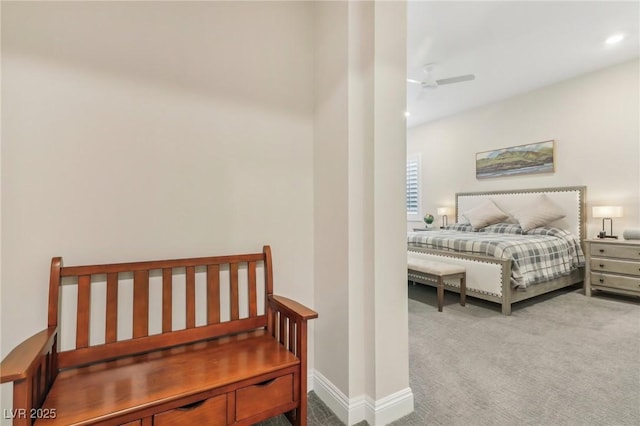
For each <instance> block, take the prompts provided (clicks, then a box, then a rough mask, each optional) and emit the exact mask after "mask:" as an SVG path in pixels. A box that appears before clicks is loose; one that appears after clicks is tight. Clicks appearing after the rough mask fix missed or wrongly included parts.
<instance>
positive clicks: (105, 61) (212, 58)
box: [0, 2, 327, 408]
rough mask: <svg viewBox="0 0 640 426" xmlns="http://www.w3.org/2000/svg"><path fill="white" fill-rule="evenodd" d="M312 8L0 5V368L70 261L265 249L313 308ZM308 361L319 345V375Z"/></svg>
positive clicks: (281, 279)
mask: <svg viewBox="0 0 640 426" xmlns="http://www.w3.org/2000/svg"><path fill="white" fill-rule="evenodd" d="M312 11H313V7H312V5H311V4H309V3H306V2H269V3H263V2H229V3H222V2H201V3H183V2H166V3H165V2H127V3H125V2H101V3H96V2H69V3H57V2H55V3H46V2H40V3H3V5H2V39H3V40H2V42H3V45H2V50H3V51H2V74H3V75H2V77H3V81H2V106H3V110H2V113H3V115H2V233H1V238H2V284H1V309H2V312H1V317H0V321H1V323H2V338H1V344H2V351H1V352H2V356H3V357H4V356H5V355H6V354H7V353H8V352H9V351H10V350H11V349H12V348H13V347H14V346H15V345H17V344H18V343H19V342H20V341H22V340H23V339H25V338H27V337H28V336H30V335H31V334H33V333H34V332H37V331H39V330H40V329H42V328H44V327H45V326H46V311H47V286H48V273H49V262H50V259H51V257H52V256H56V255H61V256H63V257H64V260H65V262H66V264H69V265H72V264H84V263H92V262H115V261H124V260H141V259H157V258H160V259H162V258H172V257H189V256H198V255H215V254H225V253H234V252H249V251H260V250H261V248H262V245H263V244H267V243H268V244H271V246H272V250H273V256H274V268H275V271H274V273H275V288H276V291H277V292H278V293H281V294H286V295H288V296H290V297H293V298H295V299H297V300H299V301H301V302H302V303H305V304H308V305H309V306H313V216H314V205H313V137H314V135H313V132H314V113H313V110H314V90H313V75H314V63H313V16H312ZM324 315H327V313H324ZM313 352H314V350H313V336H311V337H310V355H311V360H310V368H313ZM2 390H3V395H2V408H9V407H10V403H11V398H10V397H9V396H10V395H9V394H8V393H9V392H7V391H8V390H10V386H9V385H4V386H3V388H2Z"/></svg>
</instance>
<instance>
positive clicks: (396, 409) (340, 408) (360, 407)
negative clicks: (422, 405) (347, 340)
mask: <svg viewBox="0 0 640 426" xmlns="http://www.w3.org/2000/svg"><path fill="white" fill-rule="evenodd" d="M309 383H313V385H310V386H309V388H313V390H314V392H315V393H316V395H318V398H320V399H321V400H322V402H324V403H325V404H326V405H327V407H329V409H330V410H331V411H333V413H334V414H335V415H336V416H337V417H338V418H339V419H340V421H342V422H344V423H345V424H346V425H348V426H349V425H353V424H356V423H359V422H361V421H363V420H366V421H367V423H369V425H371V426H379V425H386V424H389V423H391V422H393V421H394V420H397V419H399V418H401V417H404V416H406V415H407V414H409V413H411V412H412V411H413V392H412V391H411V388H405V389H403V390H400V391H398V392H396V393H394V394H391V395H388V396H386V397H384V398H381V399H379V400H377V401H376V400H374V399H373V398H371V397H369V396H368V395H367V396H365V395H362V396H358V397H355V398H348V397H347V396H346V395H345V394H344V393H343V392H342V391H341V390H340V389H338V388H337V387H336V386H335V385H334V384H333V383H332V382H331V381H330V380H329V379H327V378H326V377H325V376H323V375H322V374H321V373H320V372H318V371H317V370H314V371H313V372H312V374H311V375H310V378H309Z"/></svg>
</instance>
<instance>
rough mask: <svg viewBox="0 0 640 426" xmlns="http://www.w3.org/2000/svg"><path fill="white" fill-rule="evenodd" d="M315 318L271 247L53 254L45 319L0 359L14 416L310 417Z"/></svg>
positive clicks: (145, 422)
mask: <svg viewBox="0 0 640 426" xmlns="http://www.w3.org/2000/svg"><path fill="white" fill-rule="evenodd" d="M262 270H263V271H264V275H263V276H264V279H262V273H261V271H262ZM69 290H71V292H70V293H71V294H72V295H73V297H72V299H73V300H71V301H70V302H71V303H70V305H71V306H70V307H68V306H67V305H66V304H67V302H69V300H67V297H66V296H67V295H68V293H69ZM62 293H65V294H62ZM76 294H77V297H76V296H75V295H76ZM196 294H198V297H196ZM180 302H182V303H180ZM127 303H128V304H129V305H127ZM59 307H60V309H59ZM65 309H72V310H73V311H72V314H71V315H69V312H68V311H65ZM69 317H72V318H73V319H74V321H71V322H72V323H73V324H68V323H67V322H66V320H67V319H68V318H69ZM316 317H317V314H316V312H314V311H312V310H310V309H308V308H306V307H304V306H302V305H300V304H298V303H296V302H294V301H292V300H289V299H287V298H284V297H280V296H275V295H273V270H272V261H271V251H270V248H269V246H265V247H264V248H263V251H262V252H261V253H253V254H242V255H231V256H218V257H203V258H191V259H178V260H161V261H149V262H135V263H120V264H106V265H94V266H63V265H62V259H61V258H59V257H58V258H54V259H53V260H52V263H51V278H50V283H49V313H48V328H46V329H44V330H43V331H41V332H40V333H38V334H36V335H34V336H33V337H31V338H29V339H28V340H26V341H25V342H23V343H22V344H20V345H19V346H18V347H16V348H15V349H14V350H13V351H12V352H11V353H9V355H7V357H6V358H5V359H4V360H3V361H2V365H1V372H2V373H1V375H2V383H5V382H13V406H14V409H13V410H12V411H11V416H12V417H13V418H14V421H13V424H14V425H16V426H21V425H30V424H32V423H34V422H35V424H37V425H53V424H56V425H88V424H101V425H127V426H129V425H141V426H151V425H154V426H163V425H178V424H185V425H198V424H201V425H250V424H254V423H256V422H259V421H262V420H264V419H266V418H269V417H272V416H276V415H279V414H283V413H285V414H287V417H288V418H289V420H290V421H291V422H292V423H293V424H295V425H305V424H306V421H307V354H306V352H307V321H308V320H309V319H312V318H316ZM96 322H97V323H99V324H97V325H96ZM59 324H60V326H59ZM176 324H177V325H176ZM96 330H97V331H96ZM65 333H67V334H68V337H71V338H70V339H68V338H67V334H65ZM64 340H70V343H68V345H70V346H71V347H70V348H65V347H64V346H65V342H64Z"/></svg>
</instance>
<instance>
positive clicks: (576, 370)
mask: <svg viewBox="0 0 640 426" xmlns="http://www.w3.org/2000/svg"><path fill="white" fill-rule="evenodd" d="M409 294H410V300H409V312H410V319H409V326H410V332H409V333H410V369H411V388H412V389H413V392H414V397H415V400H416V406H415V408H416V410H415V412H414V413H412V414H411V415H409V416H407V417H405V418H403V419H401V420H399V421H397V422H394V423H393V424H394V425H421V426H423V425H464V426H468V425H496V426H498V425H549V426H555V425H581V426H583V425H594V426H595V425H599V426H600V425H612V426H613V425H615V426H618V425H640V305H639V304H638V299H631V298H620V297H615V296H604V295H603V296H597V297H591V298H588V297H586V296H584V294H583V292H582V289H576V288H574V289H571V290H569V291H567V290H564V291H562V290H561V291H558V292H555V293H553V294H551V295H545V296H542V297H540V298H536V299H535V300H534V301H525V302H521V303H519V304H516V305H515V307H514V310H513V314H512V315H511V316H509V317H505V316H502V315H501V314H500V312H499V307H498V305H495V304H491V303H488V302H483V301H480V300H477V299H471V300H470V303H468V304H467V306H466V307H462V306H460V305H458V304H457V296H456V295H453V294H451V293H447V298H446V299H445V307H444V311H443V312H441V313H438V311H437V307H436V299H435V289H434V288H432V287H427V286H421V285H417V286H410V288H409Z"/></svg>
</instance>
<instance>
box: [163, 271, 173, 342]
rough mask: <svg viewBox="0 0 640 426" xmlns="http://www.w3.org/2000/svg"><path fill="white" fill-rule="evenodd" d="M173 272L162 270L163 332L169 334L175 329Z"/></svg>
mask: <svg viewBox="0 0 640 426" xmlns="http://www.w3.org/2000/svg"><path fill="white" fill-rule="evenodd" d="M172 284H173V272H172V270H171V268H163V269H162V332H163V333H168V332H170V331H171V328H172V327H173V315H172V314H173V309H172V306H173V285H172Z"/></svg>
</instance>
